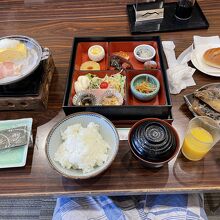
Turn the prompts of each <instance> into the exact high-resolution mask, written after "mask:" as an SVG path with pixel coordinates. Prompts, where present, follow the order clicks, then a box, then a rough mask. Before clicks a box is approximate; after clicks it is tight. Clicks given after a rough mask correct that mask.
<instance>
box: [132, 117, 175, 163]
mask: <svg viewBox="0 0 220 220" xmlns="http://www.w3.org/2000/svg"><path fill="white" fill-rule="evenodd" d="M131 143H132V147H133V150H134V151H135V152H136V153H137V154H138V156H140V157H141V158H143V159H144V160H148V161H152V162H159V161H165V160H167V159H169V158H170V156H171V155H172V154H173V153H174V151H175V148H176V138H175V135H174V133H173V132H172V131H171V129H170V128H169V127H168V125H166V124H163V123H160V122H159V121H144V122H143V123H141V124H140V125H139V126H138V127H136V128H135V129H134V131H133V132H132V133H131Z"/></svg>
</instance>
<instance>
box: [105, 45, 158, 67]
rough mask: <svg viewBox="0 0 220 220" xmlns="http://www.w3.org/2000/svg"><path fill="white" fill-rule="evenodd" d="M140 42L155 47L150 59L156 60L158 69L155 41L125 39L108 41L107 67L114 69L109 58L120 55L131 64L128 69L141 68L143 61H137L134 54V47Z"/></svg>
mask: <svg viewBox="0 0 220 220" xmlns="http://www.w3.org/2000/svg"><path fill="white" fill-rule="evenodd" d="M142 44H146V45H150V46H152V47H153V48H154V49H155V52H156V54H155V56H154V58H153V59H152V61H155V62H156V64H157V65H156V69H160V68H161V65H160V58H159V52H158V44H157V42H156V41H126V42H110V43H109V69H111V70H112V69H114V67H112V66H111V58H112V56H114V55H119V56H122V57H123V58H124V59H125V61H126V60H127V61H128V62H129V63H130V64H131V66H132V67H131V68H128V69H135V70H143V69H145V67H144V62H140V61H138V60H137V59H136V58H135V56H134V49H135V48H136V47H137V46H139V45H142Z"/></svg>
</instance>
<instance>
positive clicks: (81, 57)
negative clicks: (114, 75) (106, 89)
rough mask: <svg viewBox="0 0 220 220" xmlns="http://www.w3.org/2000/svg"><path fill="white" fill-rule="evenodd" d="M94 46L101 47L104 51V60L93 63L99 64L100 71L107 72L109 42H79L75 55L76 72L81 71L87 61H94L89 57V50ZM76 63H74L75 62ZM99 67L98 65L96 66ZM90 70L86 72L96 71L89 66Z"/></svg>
mask: <svg viewBox="0 0 220 220" xmlns="http://www.w3.org/2000/svg"><path fill="white" fill-rule="evenodd" d="M94 45H99V46H101V47H102V48H103V49H104V54H105V56H104V58H103V59H101V60H100V61H93V64H94V62H96V63H98V64H99V66H100V70H107V67H108V43H107V42H79V43H78V44H77V49H76V52H75V53H76V54H75V65H74V69H75V70H80V67H81V65H82V64H83V63H84V64H85V62H87V61H92V60H91V59H90V58H89V56H88V50H89V48H90V47H92V46H94ZM73 62H74V61H73ZM96 65H97V64H96ZM87 66H88V70H86V71H95V70H93V65H90V64H88V65H87Z"/></svg>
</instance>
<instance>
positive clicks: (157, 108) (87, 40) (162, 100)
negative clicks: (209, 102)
mask: <svg viewBox="0 0 220 220" xmlns="http://www.w3.org/2000/svg"><path fill="white" fill-rule="evenodd" d="M140 44H149V45H151V46H153V47H154V48H155V49H156V56H155V58H154V60H155V61H156V62H157V64H158V65H157V66H158V67H157V68H156V69H154V70H144V65H143V63H140V62H139V61H137V60H135V58H134V55H133V50H134V48H135V47H136V46H138V45H140ZM92 45H101V46H103V48H104V49H105V53H106V54H105V59H104V60H103V61H101V62H100V66H101V70H99V71H91V70H90V71H81V70H79V67H80V64H81V63H82V62H84V61H85V60H87V59H88V56H87V51H88V48H89V47H90V46H92ZM115 51H124V52H127V53H129V55H130V61H131V63H132V62H133V63H132V64H133V66H134V69H132V70H124V71H123V72H122V74H123V75H125V76H126V85H125V101H124V104H123V105H121V106H95V105H94V106H75V105H73V102H72V99H73V96H74V94H75V90H74V89H73V88H74V82H75V81H76V80H77V77H78V76H80V75H84V74H87V73H92V74H96V75H98V76H100V77H103V76H105V74H107V75H112V74H115V73H117V72H119V71H117V70H112V69H111V67H110V61H109V59H110V56H111V55H112V53H113V52H115ZM142 73H148V74H151V75H154V76H155V77H157V79H158V80H159V81H160V84H161V88H160V92H159V93H158V95H157V96H156V97H155V98H154V99H153V100H151V101H149V102H141V101H139V100H137V99H136V98H134V97H133V95H132V93H131V91H130V82H131V80H132V78H133V77H134V76H136V75H138V74H142ZM171 108H172V105H171V99H170V93H169V88H168V81H167V74H166V68H165V63H164V54H163V50H162V44H161V40H160V37H159V36H145V37H143V36H134V37H76V38H74V39H73V46H72V54H71V57H70V64H69V73H68V80H67V85H66V91H65V96H64V101H63V109H64V112H65V114H66V115H69V114H71V113H74V112H81V111H92V112H97V113H100V114H102V115H104V116H106V117H108V118H109V119H113V120H118V119H120V120H123V119H124V120H128V119H130V120H132V119H141V118H145V117H156V118H161V119H169V120H170V119H171V120H172V113H171Z"/></svg>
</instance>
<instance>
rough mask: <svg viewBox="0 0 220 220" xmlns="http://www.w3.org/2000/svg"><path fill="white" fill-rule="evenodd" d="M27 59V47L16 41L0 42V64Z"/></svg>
mask: <svg viewBox="0 0 220 220" xmlns="http://www.w3.org/2000/svg"><path fill="white" fill-rule="evenodd" d="M26 57H27V47H26V46H25V44H23V43H22V42H20V41H18V40H13V39H2V40H0V62H5V61H12V60H22V59H25V58H26Z"/></svg>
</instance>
